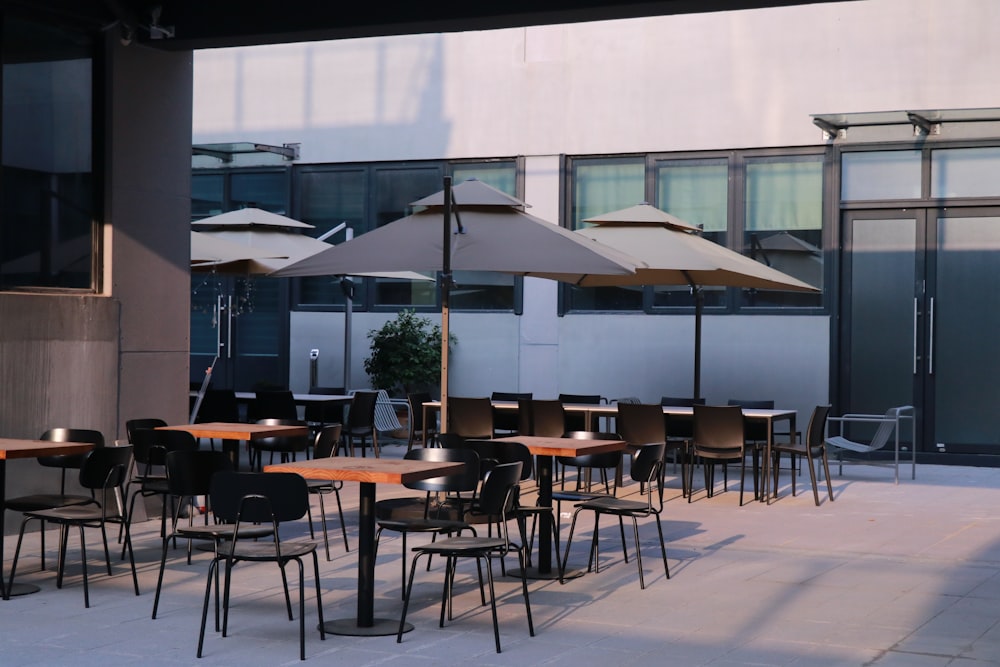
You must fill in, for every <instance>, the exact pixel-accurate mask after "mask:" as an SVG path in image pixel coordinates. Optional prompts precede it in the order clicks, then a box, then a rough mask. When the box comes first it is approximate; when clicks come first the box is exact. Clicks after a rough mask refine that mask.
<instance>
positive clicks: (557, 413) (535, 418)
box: [517, 398, 566, 438]
mask: <svg viewBox="0 0 1000 667" xmlns="http://www.w3.org/2000/svg"><path fill="white" fill-rule="evenodd" d="M517 404H518V409H517V411H518V415H519V416H520V418H521V419H520V427H519V429H518V432H519V433H520V434H521V435H540V436H544V437H550V438H561V437H562V436H563V433H565V432H566V411H565V410H563V405H562V401H556V400H543V399H538V398H533V399H523V398H522V399H521V400H519V401H518V402H517Z"/></svg>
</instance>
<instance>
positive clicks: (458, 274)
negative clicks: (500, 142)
mask: <svg viewBox="0 0 1000 667" xmlns="http://www.w3.org/2000/svg"><path fill="white" fill-rule="evenodd" d="M451 174H452V180H453V182H454V183H461V182H462V181H466V180H469V179H470V178H475V179H477V180H479V181H482V182H483V183H485V184H487V185H490V186H492V187H494V188H496V189H497V190H500V191H501V192H505V193H507V194H509V195H510V196H511V197H517V196H518V194H517V163H516V162H515V161H514V160H499V161H496V162H463V163H459V164H454V165H452V168H451ZM454 280H455V285H456V286H455V287H453V288H452V290H451V295H450V298H451V301H450V304H451V308H453V309H455V310H514V294H515V284H516V279H515V277H514V276H512V275H510V274H506V273H497V272H493V271H455V272H454Z"/></svg>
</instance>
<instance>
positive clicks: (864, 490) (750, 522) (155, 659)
mask: <svg viewBox="0 0 1000 667" xmlns="http://www.w3.org/2000/svg"><path fill="white" fill-rule="evenodd" d="M402 451H403V448H402V447H392V446H390V447H386V448H385V449H384V453H385V455H389V456H401V454H402ZM908 472H909V471H908V469H907V470H906V473H905V474H903V475H902V479H901V481H900V483H899V485H898V486H897V485H895V484H893V483H892V474H891V470H888V469H886V468H884V467H874V466H860V465H858V466H845V469H844V475H843V477H838V476H837V475H836V469H835V470H834V493H835V496H836V501H835V502H832V503H831V502H829V501H828V500H826V499H824V502H823V504H822V506H820V507H816V506H814V505H813V501H812V495H811V493H808V492H807V493H802V492H801V491H802V490H803V489H802V486H801V485H800V487H799V488H800V493H799V495H798V496H797V497H795V498H793V497H791V496H790V495H789V493H788V491H789V490H788V475H787V473H785V474H784V475H783V476H782V486H781V492H782V496H781V498H780V499H779V500H778V501H777V502H775V503H773V504H771V505H770V506H767V505H763V504H760V503H754V502H749V503H747V504H746V505H745V506H744V507H742V508H740V507H738V505H737V498H738V493H736V492H735V485H734V484H733V481H732V480H730V485H731V490H730V491H729V492H728V493H721V494H717V495H716V496H715V497H714V498H712V499H706V498H705V497H704V496H703V495H699V496H696V498H695V502H693V503H691V504H688V503H687V502H685V501H684V500H683V499H681V498H680V497H679V494H678V493H677V492H676V489H675V493H674V497H673V498H672V499H669V500H668V502H667V503H666V507H665V511H664V515H663V517H664V529H665V532H666V537H667V550H668V551H667V553H668V556H669V559H670V569H671V579H670V580H666V579H665V578H664V576H663V570H662V567H661V562H660V559H659V555H658V549H657V546H656V539H655V538H656V530H655V527H654V526H652V525H650V524H649V523H648V522H647V523H644V524H643V525H641V527H640V530H641V535H642V539H643V548H644V554H645V559H644V561H643V565H644V569H645V576H646V583H647V588H646V590H640V589H639V583H638V579H637V572H636V565H635V561H634V560H632V559H630V562H629V563H627V564H626V563H624V562H623V561H622V555H621V548H620V542H619V538H618V531H617V530H616V529H615V527H614V526H613V525H611V523H610V522H607V523H606V525H605V526H603V529H602V532H601V535H602V551H601V558H602V569H601V572H600V573H590V574H587V575H586V576H583V577H580V578H578V579H574V580H570V581H568V582H567V583H566V584H565V585H560V584H559V583H558V582H555V581H532V582H531V584H530V591H531V606H532V612H533V614H534V618H535V627H536V632H537V635H536V636H535V637H529V636H528V631H527V625H526V622H525V618H524V607H523V603H522V599H521V597H520V595H519V585H518V580H516V579H512V578H509V577H507V578H503V579H501V580H500V581H499V583H498V594H499V595H500V597H501V601H500V629H501V641H502V644H503V653H501V654H496V653H495V652H494V647H493V638H492V626H491V621H490V613H489V608H488V607H482V606H479V600H478V592H477V591H476V586H475V585H474V579H473V574H474V569H469V568H465V569H464V570H463V571H460V576H459V580H458V582H457V589H458V595H457V597H456V599H455V613H456V618H455V620H454V621H452V622H450V623H447V625H446V627H445V628H443V629H442V628H439V627H438V601H439V597H440V584H441V576H442V572H441V568H440V564H439V563H437V562H435V565H434V567H433V569H432V571H431V572H426V571H423V570H421V571H420V572H418V574H417V584H416V585H415V588H414V600H413V602H412V604H411V612H410V615H409V619H408V620H410V621H412V622H413V624H414V625H415V626H416V627H415V630H414V631H413V632H410V633H408V634H406V635H404V637H403V642H402V644H397V643H396V641H395V637H375V638H355V637H340V636H327V638H326V641H320V638H319V634H318V632H316V631H315V625H316V606H315V600H314V596H313V595H312V593H311V592H307V596H308V597H307V601H306V602H307V606H306V615H307V636H306V657H307V660H309V661H311V662H313V663H320V664H322V663H328V662H336V663H338V664H345V665H352V666H358V667H360V666H363V665H382V664H391V665H411V664H416V665H470V664H477V665H484V666H485V665H516V666H517V667H528V666H530V665H548V666H553V667H563V666H566V667H589V666H591V665H593V666H600V667H606V666H608V665H650V664H660V665H684V666H687V665H713V666H727V665H810V666H813V665H878V666H881V667H889V666H895V665H906V666H907V667H923V666H927V667H936V666H943V665H969V666H970V667H971V666H973V665H1000V623H998V621H1000V512H998V508H1000V470H996V469H989V468H963V467H946V466H932V465H924V466H919V467H918V469H917V479H916V480H915V481H913V480H910V479H909V474H908ZM672 483H673V484H676V480H674V481H673V482H672ZM802 483H804V484H805V485H806V487H808V478H804V479H803V482H802ZM628 489H629V490H630V491H632V492H634V490H635V489H634V487H628ZM806 490H807V491H808V489H806ZM378 493H379V496H380V497H388V496H390V495H401V494H403V493H405V490H404V489H401V488H389V487H380V488H379V489H378ZM342 496H343V500H344V505H345V506H344V510H345V513H346V514H347V517H348V519H347V520H348V529H349V537H350V540H351V547H352V551H351V552H350V553H346V554H345V553H344V550H343V543H342V542H341V541H339V534H331V537H332V538H333V539H332V540H331V548H332V555H333V560H332V561H330V562H327V561H326V560H324V559H323V558H322V555H321V560H320V569H321V579H322V590H323V607H324V614H325V616H326V618H327V619H330V618H336V617H346V616H351V615H352V614H353V613H354V610H355V590H356V581H355V571H356V567H357V561H356V557H357V556H356V552H355V549H356V545H357V527H356V525H354V524H353V523H352V522H353V517H355V515H356V508H357V487H356V485H354V484H351V483H348V484H347V485H346V488H345V491H344V492H343V494H342ZM668 497H669V495H668ZM17 522H18V521H17V517H16V516H14V515H11V516H9V517H8V525H16V524H17ZM590 526H591V523H590V521H589V520H587V521H586V522H585V523H584V525H583V529H584V532H583V533H582V534H580V535H579V537H580V538H583V539H579V540H577V539H574V549H573V552H572V554H571V561H575V562H576V563H583V562H584V560H585V558H586V543H587V540H586V537H588V536H589V531H590ZM331 527H332V529H333V530H334V531H336V530H337V528H336V521H335V519H334V520H333V521H332V524H331ZM286 528H287V531H288V536H295V535H302V534H303V532H304V530H305V527H304V524H296V525H290V526H287V527H286ZM157 529H158V522H156V521H146V522H143V523H141V524H138V525H137V526H136V528H135V533H136V536H135V543H136V549H137V553H136V555H137V559H138V563H139V568H140V570H139V577H140V579H139V583H140V587H141V590H142V595H141V596H139V597H136V596H135V595H134V594H133V593H132V590H131V578H130V576H129V575H128V573H127V569H126V566H125V564H124V563H122V562H120V561H115V562H114V565H115V575H114V576H113V577H112V578H110V579H109V578H108V577H107V575H106V574H105V573H104V571H103V569H101V563H100V561H99V560H98V559H97V558H98V557H99V555H100V548H99V546H98V543H97V541H96V540H95V539H94V538H93V534H92V535H91V538H90V539H89V540H88V552H89V554H90V556H91V559H90V561H89V562H90V572H91V593H90V594H91V608H90V609H84V606H83V591H82V587H81V580H80V577H79V557H78V555H77V554H79V551H78V547H77V546H75V541H76V536H73V537H72V538H71V542H70V545H71V547H70V552H69V554H70V555H69V559H70V562H69V563H68V569H69V574H68V580H67V583H66V585H65V586H64V587H63V588H62V589H61V590H58V589H56V587H55V577H54V574H53V573H52V572H51V571H46V572H40V571H38V561H37V551H38V541H37V536H32V538H31V540H30V541H29V543H28V544H27V545H26V546H25V548H24V549H25V554H26V555H25V560H24V561H22V566H21V567H20V568H19V572H18V580H19V581H30V582H35V583H37V584H39V585H40V586H41V587H42V591H41V592H40V593H37V594H34V595H28V596H23V597H20V598H15V599H12V600H10V601H7V602H2V601H0V633H2V634H0V637H2V639H0V660H2V663H3V664H4V665H74V666H76V667H85V666H89V665H94V666H98V665H100V666H111V665H136V664H141V665H194V664H204V663H211V664H214V665H233V666H239V667H247V666H251V665H280V664H295V663H298V646H297V642H298V638H297V632H298V625H297V623H291V622H289V621H288V620H287V617H286V616H285V612H284V604H283V599H282V595H281V588H280V579H279V577H278V576H277V574H276V572H275V571H274V569H273V566H270V567H268V566H265V565H242V566H239V567H238V568H237V570H236V571H235V573H234V592H233V601H232V612H231V617H230V634H229V636H228V637H226V638H222V637H220V636H219V635H217V634H215V633H213V632H211V628H209V633H208V636H207V637H206V645H205V658H203V660H201V661H199V660H198V659H197V658H196V657H195V646H196V642H197V637H198V625H199V621H200V616H199V615H200V608H201V600H202V596H203V594H204V581H205V571H206V566H207V560H206V559H207V556H206V555H205V554H203V553H202V554H198V555H197V556H196V557H195V560H194V562H193V563H192V565H190V566H188V565H185V564H184V559H183V558H182V557H181V553H182V552H181V551H177V552H172V560H171V561H170V563H169V565H168V572H167V581H166V583H165V587H164V592H163V598H162V600H161V608H160V615H159V618H157V619H156V620H155V621H154V620H151V619H150V611H151V608H152V602H153V590H154V587H155V584H156V572H157V566H158V559H159V545H160V542H159V540H158V537H157ZM564 529H565V526H564ZM564 535H565V530H564ZM306 536H307V533H306ZM14 542H15V540H14V539H12V538H8V540H7V548H6V553H5V554H4V559H5V560H4V563H5V568H4V572H7V571H9V566H10V558H11V556H12V554H13V547H14ZM54 543H55V539H54V534H51V536H50V539H49V540H47V544H48V545H50V546H51V545H54ZM630 549H631V544H630ZM399 558H400V549H399V542H398V539H397V538H391V539H388V538H387V539H385V540H384V541H383V544H382V550H381V554H380V557H379V560H378V565H377V568H378V569H377V572H376V576H377V582H378V583H377V588H376V602H375V604H376V615H379V616H386V617H393V618H394V617H397V616H398V614H399V612H400V609H401V601H400V575H399V565H400V564H399ZM50 559H51V560H50V562H52V561H53V560H54V552H53V553H50ZM293 584H294V579H293ZM311 585H312V577H311V576H309V572H308V570H307V578H306V586H307V589H309V587H310V586H311ZM210 623H211V620H210Z"/></svg>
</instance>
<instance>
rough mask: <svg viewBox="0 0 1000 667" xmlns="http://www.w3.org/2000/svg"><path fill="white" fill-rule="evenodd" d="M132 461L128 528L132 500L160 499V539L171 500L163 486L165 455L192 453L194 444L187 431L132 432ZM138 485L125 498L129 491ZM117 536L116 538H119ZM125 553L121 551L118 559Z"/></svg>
mask: <svg viewBox="0 0 1000 667" xmlns="http://www.w3.org/2000/svg"><path fill="white" fill-rule="evenodd" d="M131 443H132V452H133V461H134V462H135V466H136V468H137V469H138V471H137V474H136V475H135V476H134V477H133V478H132V479H130V480H129V481H128V483H127V484H126V485H125V494H126V497H127V498H128V500H129V503H128V513H127V514H126V516H128V523H129V524H130V525H131V522H132V515H133V512H134V511H135V500H136V498H138V497H142V498H152V497H153V496H160V497H161V500H162V504H161V509H160V536H161V537H163V536H164V535H166V534H167V501H168V500H171V499H172V498H173V496H172V494H171V493H170V488H169V484H168V483H167V474H166V469H165V467H166V464H167V460H166V458H167V453H168V452H172V451H181V450H184V451H193V450H195V449H198V440H197V438H195V437H194V436H193V435H191V434H190V433H188V432H187V431H164V430H155V429H136V430H135V431H134V432H133V434H132V440H131ZM133 485H138V488H137V489H135V490H134V491H132V494H131V496H130V497H129V496H128V491H129V487H130V486H133ZM120 537H121V536H120V535H119V538H120ZM124 557H125V549H124V546H123V547H122V558H124Z"/></svg>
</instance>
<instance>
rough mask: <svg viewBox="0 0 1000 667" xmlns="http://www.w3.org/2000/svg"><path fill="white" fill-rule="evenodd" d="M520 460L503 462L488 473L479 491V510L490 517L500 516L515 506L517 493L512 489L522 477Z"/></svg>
mask: <svg viewBox="0 0 1000 667" xmlns="http://www.w3.org/2000/svg"><path fill="white" fill-rule="evenodd" d="M522 474H523V473H522V466H521V462H520V461H516V462H514V463H502V464H500V465H498V466H496V467H495V468H493V469H492V470H490V471H489V472H488V473H486V477H485V479H483V488H482V490H481V491H480V492H479V510H480V512H481V513H482V514H485V515H487V516H490V517H500V516H502V515H504V514H506V513H508V512H510V511H511V509H512V508H513V506H514V500H515V498H516V494H514V493H511V489H512V488H513V487H515V486H517V484H518V482H519V481H520V480H521V479H522Z"/></svg>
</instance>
